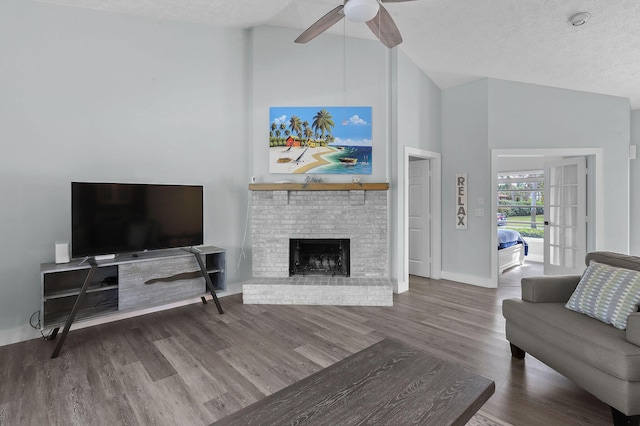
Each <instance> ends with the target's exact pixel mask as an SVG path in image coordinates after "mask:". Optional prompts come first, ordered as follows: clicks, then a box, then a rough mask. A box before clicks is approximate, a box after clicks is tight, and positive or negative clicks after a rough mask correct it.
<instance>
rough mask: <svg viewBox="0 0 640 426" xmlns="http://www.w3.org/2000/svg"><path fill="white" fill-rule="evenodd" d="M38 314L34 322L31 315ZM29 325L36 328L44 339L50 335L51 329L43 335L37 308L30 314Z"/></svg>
mask: <svg viewBox="0 0 640 426" xmlns="http://www.w3.org/2000/svg"><path fill="white" fill-rule="evenodd" d="M36 315H37V316H38V322H37V323H36V324H34V323H33V317H35V316H36ZM29 325H30V326H31V327H33V328H35V329H36V330H39V331H40V334H41V335H42V338H43V339H44V340H48V339H49V337H50V336H51V333H52V331H49V334H47V335H45V334H44V333H43V332H42V329H41V328H40V310H39V309H38V310H37V311H35V312H34V313H33V314H31V317H30V318H29Z"/></svg>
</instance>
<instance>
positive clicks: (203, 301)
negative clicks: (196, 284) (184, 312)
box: [200, 296, 207, 305]
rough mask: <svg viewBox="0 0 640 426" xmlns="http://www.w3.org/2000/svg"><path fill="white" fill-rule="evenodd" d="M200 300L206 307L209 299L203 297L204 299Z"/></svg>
mask: <svg viewBox="0 0 640 426" xmlns="http://www.w3.org/2000/svg"><path fill="white" fill-rule="evenodd" d="M200 300H202V304H203V305H206V304H207V299H205V298H204V296H202V297H201V298H200Z"/></svg>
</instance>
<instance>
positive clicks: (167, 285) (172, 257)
mask: <svg viewBox="0 0 640 426" xmlns="http://www.w3.org/2000/svg"><path fill="white" fill-rule="evenodd" d="M225 269H226V251H225V250H224V249H221V248H219V247H212V246H211V247H199V248H197V249H196V248H194V249H191V251H190V250H189V249H168V250H156V251H151V252H143V253H136V254H126V255H121V256H118V257H116V258H115V259H110V260H105V261H95V260H93V259H90V260H89V261H81V260H77V259H74V260H72V261H71V262H69V263H65V264H55V263H43V264H42V265H40V280H41V288H42V299H41V307H40V327H41V329H42V330H46V329H53V331H52V333H51V338H52V339H55V337H56V335H57V333H58V330H59V328H60V327H62V326H63V325H64V331H63V334H62V336H61V338H60V340H59V342H58V346H57V347H56V350H55V351H54V354H53V355H52V358H55V357H56V356H57V355H58V352H59V350H60V346H62V342H64V338H65V337H66V334H67V332H68V331H69V327H70V326H71V323H73V322H74V321H76V322H77V321H81V320H87V319H92V318H97V317H102V316H106V315H111V314H116V313H122V312H126V311H136V310H140V309H145V308H150V307H153V306H159V305H164V304H168V303H172V302H178V301H182V300H188V299H193V298H197V297H200V298H201V299H202V301H203V302H204V303H206V299H205V298H204V296H205V295H207V294H209V293H211V294H212V297H213V300H214V302H215V303H216V306H217V308H218V312H220V313H223V312H222V308H221V307H220V304H219V302H218V298H217V296H216V295H215V293H216V292H218V291H225V290H226V289H227V284H226V274H225Z"/></svg>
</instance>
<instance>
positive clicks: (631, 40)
mask: <svg viewBox="0 0 640 426" xmlns="http://www.w3.org/2000/svg"><path fill="white" fill-rule="evenodd" d="M41 1H46V2H49V3H57V4H64V5H70V6H80V7H87V8H92V9H99V10H105V11H114V12H122V13H131V14H137V15H145V16H150V17H154V18H162V19H176V20H180V21H193V22H199V23H204V24H210V25H222V26H232V27H251V26H254V25H260V24H269V25H276V26H283V27H291V28H296V29H300V30H303V29H305V28H306V27H308V26H309V25H311V24H312V23H313V22H315V21H316V20H317V19H319V18H320V17H321V16H323V15H324V14H325V13H326V12H328V11H329V10H330V9H332V8H333V7H335V6H337V5H338V4H340V2H341V0H41ZM385 7H386V8H387V10H388V11H389V13H390V14H391V16H392V17H393V18H394V20H395V21H396V24H397V25H398V27H399V29H400V31H401V32H402V35H403V38H404V43H403V44H401V45H400V46H399V48H400V49H402V50H403V51H404V52H405V53H406V54H407V55H408V56H409V57H410V58H411V59H412V60H413V61H414V62H415V63H416V64H417V65H418V66H419V67H420V68H421V69H423V70H424V72H425V73H426V74H427V75H429V77H430V78H431V79H432V80H433V81H434V82H435V83H436V84H437V85H438V86H439V87H440V88H443V89H444V88H447V87H451V86H455V85H458V84H461V83H465V82H468V81H472V80H475V79H478V78H482V77H491V78H498V79H504V80H512V81H520V82H526V83H534V84H540V85H545V86H552V87H561V88H566V89H573V90H581V91H586V92H595V93H603V94H608V95H614V96H621V97H626V98H630V100H631V107H632V109H639V108H640V1H637V0H524V1H523V0H416V1H412V2H406V3H395V4H391V3H387V4H386V5H385ZM582 11H586V12H589V13H590V14H591V20H590V21H589V22H588V23H587V24H586V25H584V26H582V27H571V26H570V25H568V24H567V19H568V18H569V17H570V16H571V15H573V14H574V13H576V12H582ZM330 32H332V33H334V34H343V33H345V32H346V34H347V35H349V36H353V37H365V38H373V36H372V35H371V33H370V32H369V30H368V29H367V27H366V26H365V25H363V24H353V23H349V24H337V25H335V26H334V27H333V28H332V29H331V30H330ZM292 42H293V40H292ZM311 43H313V41H312V42H311Z"/></svg>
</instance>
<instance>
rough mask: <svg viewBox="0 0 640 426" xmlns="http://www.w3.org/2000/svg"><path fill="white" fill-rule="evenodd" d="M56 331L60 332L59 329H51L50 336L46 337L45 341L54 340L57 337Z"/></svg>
mask: <svg viewBox="0 0 640 426" xmlns="http://www.w3.org/2000/svg"><path fill="white" fill-rule="evenodd" d="M58 331H60V327H56V328H54V329H53V331H52V332H51V334H50V335H49V336H48V337H47V340H56V336H57V335H58Z"/></svg>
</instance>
